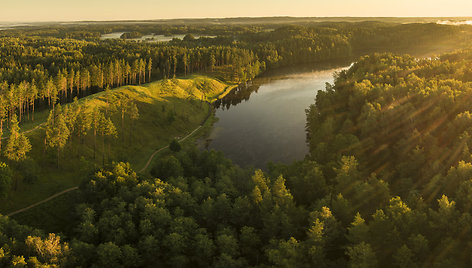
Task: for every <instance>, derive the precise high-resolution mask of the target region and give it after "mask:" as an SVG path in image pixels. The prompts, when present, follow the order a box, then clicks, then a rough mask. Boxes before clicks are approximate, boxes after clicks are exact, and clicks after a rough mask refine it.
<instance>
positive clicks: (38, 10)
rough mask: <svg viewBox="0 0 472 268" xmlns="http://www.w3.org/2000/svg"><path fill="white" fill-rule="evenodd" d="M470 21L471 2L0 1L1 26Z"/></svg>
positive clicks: (461, 0)
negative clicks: (214, 20)
mask: <svg viewBox="0 0 472 268" xmlns="http://www.w3.org/2000/svg"><path fill="white" fill-rule="evenodd" d="M260 16H306V17H331V16H360V17H364V16H371V17H372V16H382V17H390V16H392V17H394V16H395V17H396V16H407V17H408V16H415V17H416V16H418V17H438V16H442V17H453V16H472V1H471V0H388V1H386V0H0V21H70V20H121V19H168V18H204V17H218V18H221V17H260Z"/></svg>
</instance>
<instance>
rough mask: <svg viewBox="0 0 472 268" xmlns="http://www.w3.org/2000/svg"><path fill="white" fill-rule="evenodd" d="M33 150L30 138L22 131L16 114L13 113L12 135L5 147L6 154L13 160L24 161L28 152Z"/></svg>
mask: <svg viewBox="0 0 472 268" xmlns="http://www.w3.org/2000/svg"><path fill="white" fill-rule="evenodd" d="M29 151H31V143H30V142H29V139H28V138H27V137H26V136H25V135H24V134H22V133H20V127H19V126H18V120H17V118H16V114H13V115H12V119H11V125H10V137H9V138H8V141H7V145H6V148H5V152H4V154H5V156H6V157H7V158H8V159H9V160H12V161H22V160H24V159H26V154H27V153H28V152H29Z"/></svg>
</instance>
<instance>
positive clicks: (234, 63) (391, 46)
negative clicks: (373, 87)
mask: <svg viewBox="0 0 472 268" xmlns="http://www.w3.org/2000/svg"><path fill="white" fill-rule="evenodd" d="M57 27H58V28H60V26H57ZM97 27H98V26H97ZM143 27H144V26H143ZM228 27H229V26H228ZM231 27H239V26H231ZM231 27H230V28H231ZM138 28H139V27H138ZM90 29H91V30H92V29H94V28H93V27H92V26H91V27H90ZM208 29H212V28H211V27H210V28H208ZM208 29H207V30H208ZM242 29H243V30H241V31H240V32H235V33H233V34H232V35H221V37H219V38H200V39H195V38H184V40H181V41H178V40H174V41H172V42H170V43H169V44H165V43H160V44H152V43H145V42H139V43H138V42H132V41H124V40H104V41H100V40H93V41H84V40H73V39H57V38H53V37H46V36H39V37H38V36H30V37H25V38H18V37H3V38H0V95H2V96H3V97H2V98H5V99H7V101H6V102H7V103H9V105H8V106H10V107H7V110H8V114H10V115H11V113H17V115H18V118H19V121H20V122H21V121H22V120H23V119H24V114H26V116H27V117H28V115H29V113H32V114H34V108H35V106H36V108H42V107H44V106H46V104H47V106H48V107H51V105H53V104H54V103H55V101H56V100H57V102H59V103H66V102H70V101H71V100H72V99H73V97H75V96H77V97H79V98H80V97H83V96H87V95H89V94H92V93H96V92H98V91H100V90H103V89H104V88H106V87H117V86H122V85H131V84H140V83H144V82H149V81H152V80H154V79H160V78H173V77H175V76H177V75H187V74H190V73H195V72H200V73H201V72H211V73H213V74H214V75H216V76H217V77H219V78H220V79H223V80H226V81H230V82H238V83H240V82H244V81H246V80H249V79H252V78H254V77H255V76H256V75H258V74H259V73H261V72H263V71H264V70H266V69H268V68H276V67H280V66H287V65H297V64H303V63H312V62H320V61H327V60H335V59H349V58H352V57H355V56H357V55H360V54H361V53H364V52H365V53H367V52H372V51H391V50H401V51H417V50H425V49H428V48H436V47H438V46H446V47H449V46H448V44H449V45H450V44H454V46H455V47H460V46H462V45H463V44H465V43H467V41H468V40H470V37H471V35H472V31H471V30H470V27H456V26H447V25H436V24H410V25H398V24H386V23H355V24H353V23H325V24H314V25H312V26H297V25H291V26H285V25H283V26H279V27H277V28H276V29H271V30H262V28H260V29H258V30H254V29H252V28H251V27H250V26H246V28H244V27H243V28H242ZM244 29H245V30H244ZM23 30H24V29H23ZM23 30H16V31H17V32H15V30H12V32H11V33H9V34H6V35H7V36H8V35H10V36H14V35H15V33H16V34H19V33H20V32H21V31H23ZM37 30H38V31H40V30H39V29H37ZM31 31H32V33H34V31H33V30H31ZM215 31H216V28H215ZM38 35H41V34H40V32H38ZM7 118H8V119H9V118H10V116H8V117H7Z"/></svg>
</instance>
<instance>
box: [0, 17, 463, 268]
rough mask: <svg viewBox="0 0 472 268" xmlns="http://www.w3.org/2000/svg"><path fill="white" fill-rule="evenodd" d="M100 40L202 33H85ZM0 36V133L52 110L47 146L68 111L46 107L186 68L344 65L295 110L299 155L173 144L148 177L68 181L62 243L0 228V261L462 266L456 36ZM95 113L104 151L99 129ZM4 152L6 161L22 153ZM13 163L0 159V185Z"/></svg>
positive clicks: (318, 26) (103, 172) (268, 30)
mask: <svg viewBox="0 0 472 268" xmlns="http://www.w3.org/2000/svg"><path fill="white" fill-rule="evenodd" d="M115 31H116V32H120V31H129V32H137V33H140V34H148V33H156V34H165V33H171V34H176V33H185V34H190V33H192V34H197V33H202V34H208V35H213V36H217V37H216V38H205V37H201V38H194V37H192V36H191V35H187V36H186V37H185V38H184V39H182V40H180V39H174V40H172V41H170V42H165V43H164V42H158V43H152V42H137V41H133V40H125V39H121V38H119V39H116V40H101V39H100V36H101V34H103V33H110V32H115ZM0 36H1V37H0V101H1V105H0V108H1V110H0V122H1V123H2V124H1V125H3V122H4V121H5V122H6V124H7V125H9V126H10V127H9V131H10V132H11V133H18V121H25V122H26V121H28V118H29V114H30V113H31V115H33V114H34V111H35V108H34V107H36V109H49V108H51V109H52V112H51V114H50V118H49V120H48V131H49V134H50V135H51V137H58V138H57V139H56V140H54V139H47V141H48V142H51V141H56V142H57V145H56V146H60V142H61V141H60V137H61V135H60V133H61V131H60V130H61V129H66V128H67V127H66V128H64V126H67V122H66V121H64V120H65V118H64V117H63V114H66V111H68V112H70V113H72V111H75V110H70V109H69V108H67V109H68V110H66V111H64V110H60V111H57V110H58V109H64V108H58V107H61V106H60V105H59V104H65V103H68V102H71V101H72V99H73V98H74V97H77V98H79V99H80V98H83V97H86V96H88V95H90V94H93V93H96V92H99V91H102V90H104V89H106V88H113V87H118V86H121V85H135V84H142V83H147V82H149V81H154V80H157V79H173V78H175V77H178V76H185V75H188V74H191V73H199V74H206V75H209V76H213V77H216V78H218V79H220V80H222V81H225V82H229V83H244V82H246V81H248V80H250V79H252V78H254V77H256V76H257V75H259V74H261V73H262V72H264V71H265V70H268V69H275V68H278V67H282V66H296V65H300V64H307V63H312V64H313V63H317V62H322V61H329V60H338V59H355V60H356V62H355V63H354V64H353V65H352V66H351V68H349V69H348V70H345V71H342V72H340V73H337V74H336V77H335V82H334V84H332V85H331V84H328V85H327V86H326V90H325V91H319V93H318V95H317V97H316V100H314V104H313V105H312V106H310V107H309V109H307V111H306V114H307V125H306V133H307V143H308V145H309V154H308V155H307V156H306V158H305V159H304V160H303V161H299V162H295V163H293V164H291V165H282V164H271V165H269V167H268V169H267V170H265V171H261V170H254V169H242V168H240V167H238V166H237V165H235V164H233V163H232V162H231V161H230V160H228V159H226V158H224V157H223V156H222V154H221V153H219V152H214V151H204V152H201V151H199V150H197V149H195V148H193V149H192V148H190V149H189V148H185V149H184V150H180V149H181V148H180V147H176V148H175V149H174V148H172V150H173V152H172V153H171V154H170V155H167V156H166V157H163V158H160V159H159V160H158V161H157V163H156V164H155V165H153V167H152V171H151V173H150V175H138V174H137V173H136V172H135V171H134V170H132V168H131V166H130V164H127V163H114V164H113V165H107V166H105V167H103V168H100V169H97V170H96V172H94V173H93V174H90V175H89V176H88V179H87V180H86V181H84V182H83V183H82V184H81V185H80V189H79V193H78V195H77V206H76V207H75V211H74V212H73V215H74V226H72V228H71V229H72V231H71V232H67V233H66V234H59V233H50V234H45V233H44V232H43V231H41V230H38V229H34V228H31V227H28V226H25V225H20V224H18V223H16V222H15V221H14V220H12V219H10V218H8V217H6V216H0V266H2V267H3V266H4V267H156V266H163V267H347V266H349V267H470V266H472V258H471V256H472V255H471V254H472V243H471V242H470V241H471V238H472V199H471V196H472V180H471V179H472V164H471V163H472V156H471V152H470V148H472V147H471V146H472V138H471V135H472V110H471V107H470V103H471V100H472V50H470V49H467V46H468V43H469V42H470V40H471V36H472V27H470V26H449V25H439V24H435V23H426V24H420V23H413V24H396V23H391V22H358V23H351V22H341V23H334V22H325V23H310V24H309V25H307V24H291V25H272V24H270V25H210V24H205V25H188V26H187V25H173V26H172V25H160V24H156V25H147V26H146V25H131V26H130V25H85V26H84V25H76V26H55V27H50V26H38V27H33V28H19V29H12V30H5V31H0ZM453 49H461V50H459V51H455V52H448V53H443V54H441V55H440V56H437V57H432V56H431V55H432V53H435V52H444V51H451V50H453ZM383 52H389V53H383ZM399 53H410V54H413V55H416V56H418V57H413V56H409V55H400V54H399ZM365 54H368V55H365ZM364 55H365V56H364ZM117 101H118V102H120V100H119V99H118V100H117ZM121 101H123V100H121ZM123 102H125V101H123ZM74 104H77V101H75V102H74V103H73V104H72V106H71V107H72V108H71V109H73V108H74V107H77V106H73V105H74ZM116 106H117V107H118V108H117V109H118V110H119V108H120V107H124V108H123V116H124V114H125V112H124V111H126V114H129V117H130V118H132V117H133V114H137V111H136V109H135V108H134V107H133V105H132V104H131V103H126V105H125V104H123V105H122V106H120V104H119V103H118V104H116ZM133 111H134V112H133ZM75 112H77V113H80V111H75ZM61 116H62V118H61ZM99 116H100V115H99V114H97V118H98V117H99ZM136 116H137V115H136ZM73 117H78V115H77V114H76V115H75V116H73ZM100 118H101V119H100ZM100 118H99V119H96V120H95V121H96V122H101V123H97V124H101V125H103V127H102V128H100V129H101V130H100V131H103V137H104V138H103V147H104V148H105V141H106V140H105V136H106V135H108V134H105V133H109V135H116V134H113V133H114V132H116V129H115V130H114V129H113V128H114V126H112V125H108V124H107V122H108V121H110V120H109V118H106V117H105V116H103V115H101V117H100ZM122 118H123V117H122ZM30 120H32V119H30ZM84 120H85V119H84ZM107 120H108V121H107ZM61 121H64V122H62V123H61ZM49 134H47V135H49ZM11 136H15V135H11ZM18 137H20V138H19V140H18V142H19V143H18V144H20V145H21V146H22V148H23V147H28V143H27V141H25V140H24V139H23V140H21V135H20V134H19V133H18ZM10 139H11V138H10ZM21 142H23V143H21ZM18 144H17V145H16V147H15V146H13V147H12V148H13V149H11V150H13V151H12V152H14V154H13V155H16V156H20V157H21V158H25V157H26V156H24V155H22V154H21V153H22V152H21V151H19V150H18V146H19V145H18ZM55 148H56V147H55ZM57 148H59V147H57ZM15 150H17V151H15ZM7 152H9V151H7ZM24 153H27V151H26V152H24ZM8 155H9V153H7V156H8ZM58 155H59V153H58ZM17 160H19V159H14V158H9V157H8V161H5V162H8V163H15V162H17ZM14 165H15V164H13V165H12V166H14ZM12 168H13V167H9V166H8V165H7V164H0V190H3V189H7V187H6V186H5V185H6V183H7V182H9V181H8V180H11V176H12V175H11V174H12V170H11V169H12Z"/></svg>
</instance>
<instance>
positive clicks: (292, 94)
mask: <svg viewBox="0 0 472 268" xmlns="http://www.w3.org/2000/svg"><path fill="white" fill-rule="evenodd" d="M348 65H349V64H346V63H344V64H343V65H339V64H338V65H333V64H331V65H324V66H315V67H312V69H308V70H307V69H306V68H304V69H302V70H300V69H299V70H287V69H285V70H278V71H277V73H272V74H269V75H265V76H264V77H261V78H257V79H256V80H255V81H253V83H252V85H249V86H248V87H246V88H241V89H236V90H234V91H233V92H231V93H230V94H229V95H228V96H226V97H225V98H224V99H223V100H222V101H220V102H218V103H216V104H215V105H216V106H217V109H216V116H217V117H218V119H219V121H218V122H217V123H215V125H214V128H213V130H212V132H211V134H210V135H209V137H208V138H207V139H206V140H205V141H201V144H200V146H201V147H204V148H207V149H214V150H217V151H222V152H223V153H224V154H225V156H226V157H229V158H230V159H232V160H233V162H235V163H237V164H239V165H240V166H255V167H258V168H265V166H266V163H267V162H269V161H272V162H281V163H291V162H293V161H295V160H302V159H303V158H304V157H305V155H306V154H307V152H308V147H307V144H306V132H305V124H306V114H305V109H307V108H308V107H309V106H310V105H311V104H313V103H315V97H316V93H317V92H318V91H319V90H324V89H325V85H326V83H333V80H334V78H333V75H334V73H335V72H338V71H341V70H343V69H345V68H347V67H346V66H348ZM340 66H342V67H340Z"/></svg>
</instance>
